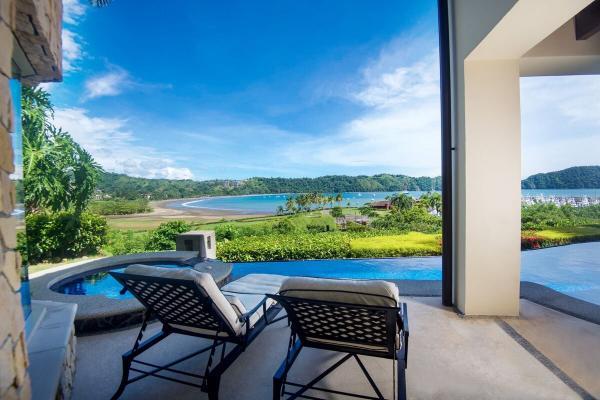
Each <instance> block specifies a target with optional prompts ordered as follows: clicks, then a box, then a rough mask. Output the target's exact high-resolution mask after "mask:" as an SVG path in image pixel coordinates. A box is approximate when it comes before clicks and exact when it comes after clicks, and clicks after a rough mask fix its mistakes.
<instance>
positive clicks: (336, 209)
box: [331, 206, 344, 218]
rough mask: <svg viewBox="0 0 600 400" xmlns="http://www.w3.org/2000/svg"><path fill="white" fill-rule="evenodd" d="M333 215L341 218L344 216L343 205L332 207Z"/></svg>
mask: <svg viewBox="0 0 600 400" xmlns="http://www.w3.org/2000/svg"><path fill="white" fill-rule="evenodd" d="M331 216H332V217H334V218H341V217H343V216H344V212H343V211H342V207H340V206H335V207H333V208H332V209H331Z"/></svg>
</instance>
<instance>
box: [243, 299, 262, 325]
mask: <svg viewBox="0 0 600 400" xmlns="http://www.w3.org/2000/svg"><path fill="white" fill-rule="evenodd" d="M266 301H267V297H265V298H264V299H262V301H261V302H260V303H258V304H257V305H256V306H255V307H254V308H253V309H252V310H250V311H246V312H245V313H244V314H242V315H240V322H246V321H248V320H249V319H250V317H251V316H252V315H253V314H254V313H255V312H257V311H258V309H259V308H261V307H263V306H264V304H265V302H266Z"/></svg>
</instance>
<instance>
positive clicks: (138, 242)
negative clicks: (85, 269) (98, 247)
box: [102, 230, 148, 256]
mask: <svg viewBox="0 0 600 400" xmlns="http://www.w3.org/2000/svg"><path fill="white" fill-rule="evenodd" d="M147 241H148V234H147V233H146V232H134V231H131V230H126V231H119V230H111V231H109V233H108V236H107V244H106V245H105V246H104V247H103V248H102V250H103V253H106V254H109V255H113V256H118V255H122V254H133V253H142V252H144V251H145V250H146V242H147Z"/></svg>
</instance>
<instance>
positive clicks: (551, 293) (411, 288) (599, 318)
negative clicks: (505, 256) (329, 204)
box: [391, 280, 600, 325]
mask: <svg viewBox="0 0 600 400" xmlns="http://www.w3.org/2000/svg"><path fill="white" fill-rule="evenodd" d="M391 282H394V283H395V284H396V286H398V289H399V291H400V295H401V296H408V297H440V296H441V295H442V281H433V280H422V281H419V280H391ZM520 287H521V295H520V297H521V298H522V299H526V300H529V301H532V302H534V303H537V304H539V305H541V306H544V307H548V308H550V309H553V310H556V311H559V312H562V313H563V314H567V315H570V316H573V317H576V318H579V319H582V320H585V321H588V322H591V323H594V324H597V325H600V305H598V304H594V303H590V302H589V301H585V300H581V299H578V298H575V297H572V296H569V295H568V294H565V293H561V292H558V291H556V290H554V289H550V288H549V287H546V286H544V285H541V284H539V283H535V282H530V281H521V286H520Z"/></svg>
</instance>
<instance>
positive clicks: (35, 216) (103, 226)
mask: <svg viewBox="0 0 600 400" xmlns="http://www.w3.org/2000/svg"><path fill="white" fill-rule="evenodd" d="M25 224H26V226H27V253H26V254H25V253H24V254H25V255H26V256H28V261H29V262H30V263H38V262H41V261H56V260H61V259H63V258H71V257H80V256H84V255H90V254H97V253H98V251H99V250H100V248H101V246H103V245H104V244H105V242H106V233H107V229H108V225H107V222H106V219H105V218H104V217H101V216H99V215H94V214H91V213H87V212H83V213H81V214H75V213H73V212H72V211H61V212H56V213H49V212H45V211H42V212H37V213H32V214H29V215H27V217H26V219H25ZM21 239H22V238H21ZM22 241H23V240H22Z"/></svg>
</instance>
